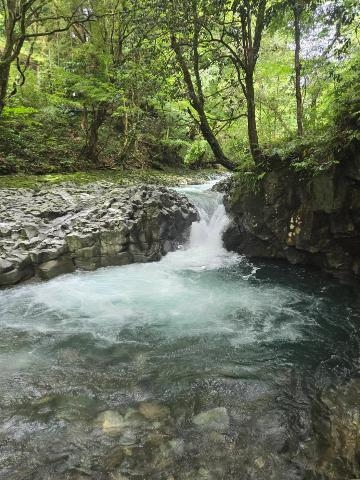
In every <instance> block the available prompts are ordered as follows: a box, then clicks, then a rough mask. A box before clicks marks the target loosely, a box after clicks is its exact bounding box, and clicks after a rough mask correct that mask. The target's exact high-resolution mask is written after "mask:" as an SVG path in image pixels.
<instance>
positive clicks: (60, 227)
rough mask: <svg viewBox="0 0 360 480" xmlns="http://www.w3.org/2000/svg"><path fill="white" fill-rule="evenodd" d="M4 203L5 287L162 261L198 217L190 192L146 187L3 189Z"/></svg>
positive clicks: (0, 199)
mask: <svg viewBox="0 0 360 480" xmlns="http://www.w3.org/2000/svg"><path fill="white" fill-rule="evenodd" d="M0 204H1V206H0V219H1V221H0V286H9V285H14V284H17V283H19V282H22V281H24V280H27V279H30V278H32V277H35V278H37V279H42V280H47V279H50V278H53V277H56V276H58V275H61V274H64V273H70V272H73V271H75V270H76V269H83V270H95V269H97V268H99V267H107V266H115V265H126V264H129V263H134V262H149V261H154V260H159V259H160V258H161V256H162V255H164V254H166V253H167V252H169V251H171V250H174V249H176V248H177V246H178V245H180V244H182V243H183V242H185V241H186V240H187V238H188V235H189V230H190V226H191V223H192V222H193V221H195V220H197V218H198V214H197V211H196V209H195V208H194V207H193V206H192V205H191V204H190V202H189V201H188V200H187V198H186V197H184V196H182V195H179V194H177V193H176V192H173V191H170V190H167V189H166V188H163V187H151V186H145V185H143V186H136V187H114V185H111V184H105V183H103V184H93V185H87V186H66V187H63V186H58V187H52V188H43V189H40V190H38V191H34V190H30V189H3V190H1V191H0Z"/></svg>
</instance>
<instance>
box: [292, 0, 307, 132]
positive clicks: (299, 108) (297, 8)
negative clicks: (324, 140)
mask: <svg viewBox="0 0 360 480" xmlns="http://www.w3.org/2000/svg"><path fill="white" fill-rule="evenodd" d="M293 11H294V33H295V95H296V121H297V133H298V136H299V137H302V136H303V134H304V128H303V104H302V93H301V62H300V51H301V28H300V21H301V12H302V7H301V5H299V3H298V2H296V0H295V4H294V7H293Z"/></svg>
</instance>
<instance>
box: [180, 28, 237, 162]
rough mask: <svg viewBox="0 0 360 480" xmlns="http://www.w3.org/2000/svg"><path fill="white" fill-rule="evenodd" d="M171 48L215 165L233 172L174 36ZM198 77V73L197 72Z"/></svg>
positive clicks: (200, 92) (201, 95) (201, 94)
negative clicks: (218, 164)
mask: <svg viewBox="0 0 360 480" xmlns="http://www.w3.org/2000/svg"><path fill="white" fill-rule="evenodd" d="M171 48H172V49H173V51H174V52H175V55H176V59H177V61H178V64H179V66H180V68H181V71H182V74H183V80H184V83H185V85H186V87H187V91H188V96H189V99H190V103H191V105H192V107H193V108H194V109H195V110H196V112H197V114H198V116H199V121H198V123H199V127H200V131H201V133H202V135H203V137H204V139H205V140H206V141H207V143H208V144H209V146H210V148H211V151H212V152H213V154H214V157H215V160H216V161H217V163H220V165H222V166H223V167H225V168H227V169H228V170H235V164H234V163H233V162H231V161H230V160H229V159H228V158H227V156H226V155H225V153H224V152H223V150H222V148H221V146H220V143H219V142H218V140H217V138H216V136H215V134H214V132H213V130H212V128H211V126H210V124H209V121H208V119H207V116H206V112H205V107H204V99H203V97H204V95H203V92H202V91H201V90H200V88H201V85H200V84H199V83H200V82H198V89H199V90H198V92H196V90H195V86H194V82H193V78H192V75H191V72H190V69H189V67H188V64H187V62H186V60H185V58H184V56H183V54H182V51H181V47H180V45H179V43H178V42H177V40H176V38H175V35H171ZM197 74H198V75H199V72H197Z"/></svg>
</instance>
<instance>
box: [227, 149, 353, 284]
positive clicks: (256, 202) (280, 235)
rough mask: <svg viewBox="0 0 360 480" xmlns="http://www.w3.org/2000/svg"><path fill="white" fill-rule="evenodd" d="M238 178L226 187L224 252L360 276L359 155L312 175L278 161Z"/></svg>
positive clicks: (350, 277)
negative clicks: (253, 178) (249, 178)
mask: <svg viewBox="0 0 360 480" xmlns="http://www.w3.org/2000/svg"><path fill="white" fill-rule="evenodd" d="M243 180H244V178H243V179H242V180H241V179H238V180H236V179H235V180H233V181H232V183H231V185H230V186H229V185H228V187H227V195H226V200H225V202H226V207H227V210H228V212H229V213H230V214H231V216H232V223H231V225H230V227H229V228H228V230H227V231H226V232H225V234H224V242H225V246H226V247H227V248H228V249H229V250H234V251H237V252H239V253H242V254H245V255H247V256H251V257H262V258H279V259H286V260H288V261H289V262H291V263H293V264H305V265H311V266H315V267H317V268H320V269H322V270H324V271H326V272H329V273H331V274H332V275H334V276H336V277H338V278H340V279H342V280H344V281H350V282H352V281H359V280H360V157H355V158H354V156H351V157H350V156H349V157H348V159H346V160H343V161H342V162H341V163H340V164H339V165H338V166H337V167H334V168H333V169H331V170H330V171H326V172H320V173H318V174H317V175H315V176H311V177H310V176H306V175H304V173H299V172H297V171H295V169H294V168H292V167H291V165H290V164H288V163H286V162H280V161H279V162H278V163H277V164H276V163H275V164H274V165H271V167H270V166H269V168H268V171H267V172H266V173H265V174H263V175H261V176H259V178H258V179H257V182H256V183H251V182H244V181H243Z"/></svg>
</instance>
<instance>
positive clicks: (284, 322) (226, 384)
mask: <svg viewBox="0 0 360 480" xmlns="http://www.w3.org/2000/svg"><path fill="white" fill-rule="evenodd" d="M212 184H213V182H209V183H208V184H205V185H198V186H187V187H182V188H181V189H179V190H180V191H181V192H182V193H183V194H185V195H187V196H188V197H189V198H190V200H191V201H192V202H193V203H194V204H195V205H196V207H197V208H198V210H199V213H200V222H196V223H194V224H193V226H192V231H191V237H190V240H189V242H188V244H186V245H182V246H180V247H179V249H178V250H177V251H176V252H172V253H169V254H168V255H166V256H165V257H164V258H163V259H162V260H161V261H159V262H154V263H146V264H133V265H127V266H122V267H111V268H103V269H100V270H97V271H95V272H77V273H75V274H70V275H65V276H61V277H58V278H56V279H54V280H51V281H49V282H46V283H42V284H38V283H35V284H29V285H23V286H20V287H16V288H12V289H9V290H4V291H1V292H0V329H1V336H0V365H1V369H0V392H1V394H0V478H4V479H10V480H20V479H31V480H45V479H72V480H75V479H88V478H94V479H100V480H101V479H107V480H110V479H112V480H115V479H117V480H130V479H136V480H140V479H154V480H155V479H165V480H202V479H204V480H205V479H209V480H212V479H214V480H218V479H219V480H220V479H226V480H271V479H274V480H298V479H299V480H300V479H306V480H308V479H309V480H315V479H316V480H317V479H321V480H323V479H327V478H331V479H337V478H339V480H340V478H341V479H342V480H346V479H348V478H349V479H350V478H355V477H353V476H350V475H352V473H351V468H352V467H351V466H349V465H347V466H346V465H344V466H342V465H340V466H339V465H337V466H336V468H335V467H334V472H335V473H333V476H325V475H330V474H328V471H327V470H326V469H324V467H323V466H322V465H323V463H324V462H323V459H322V458H321V455H326V453H324V452H325V450H324V448H323V447H321V445H320V446H319V437H321V438H322V436H321V435H322V434H321V432H320V433H319V429H320V430H321V428H324V430H326V428H327V427H325V426H323V427H322V426H321V425H322V423H321V422H319V421H318V420H319V419H321V418H322V412H321V406H320V407H319V404H321V403H323V402H324V398H325V397H321V395H327V392H333V391H334V390H335V389H338V388H341V387H342V385H347V384H348V382H350V381H353V380H354V379H356V376H357V373H358V355H359V340H358V338H359V332H358V330H359V325H360V316H359V313H360V308H359V302H358V299H357V296H356V294H355V292H354V291H353V290H352V289H351V288H350V287H346V286H341V285H339V284H338V283H337V282H336V281H333V280H331V279H329V278H328V277H326V276H324V275H322V274H320V273H317V272H309V271H306V270H305V269H302V268H295V267H291V266H287V265H285V264H279V263H277V264H274V263H265V262H261V261H253V260H251V261H250V260H248V259H246V258H245V257H243V256H241V255H238V254H235V253H231V252H227V251H225V250H224V248H223V246H222V240H221V235H222V232H223V230H224V229H225V227H226V225H227V223H228V221H229V219H228V217H227V215H226V213H225V209H224V206H223V204H222V198H221V194H219V193H217V192H213V191H211V186H212ZM319 398H320V399H321V401H320V402H319ZM319 409H320V410H319ZM355 413H356V412H355ZM355 413H354V415H355ZM326 416H327V417H326ZM328 416H329V414H328V412H326V415H325V414H324V417H326V418H328ZM354 418H355V417H354ZM356 418H358V417H356ZM354 421H355V420H354ZM356 421H358V420H356ZM326 435H327V432H324V435H323V437H326ZM320 443H321V442H320ZM326 461H329V460H326ZM345 463H346V462H345ZM329 468H330V467H329ZM331 468H332V467H331ZM346 469H347V470H346ZM319 472H320V473H319ZM337 472H342V475H343V476H342V477H340V476H338V477H337V475H340V473H337ZM320 475H323V476H320Z"/></svg>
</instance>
